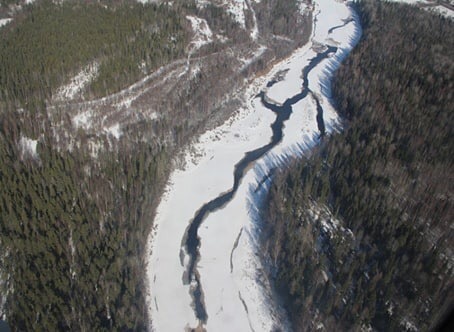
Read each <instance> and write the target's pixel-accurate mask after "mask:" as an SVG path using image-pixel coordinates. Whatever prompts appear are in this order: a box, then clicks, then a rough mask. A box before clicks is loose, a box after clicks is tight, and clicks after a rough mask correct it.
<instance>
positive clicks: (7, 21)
mask: <svg viewBox="0 0 454 332" xmlns="http://www.w3.org/2000/svg"><path fill="white" fill-rule="evenodd" d="M12 20H13V19H12V18H2V19H0V28H1V27H2V26H4V25H6V24H8V23H9V22H11V21H12Z"/></svg>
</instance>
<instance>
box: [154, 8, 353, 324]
mask: <svg viewBox="0 0 454 332" xmlns="http://www.w3.org/2000/svg"><path fill="white" fill-rule="evenodd" d="M314 2H315V8H314V13H313V16H314V28H313V33H312V37H311V40H310V41H309V42H308V43H307V44H306V45H305V46H303V47H302V48H300V49H298V50H296V51H295V52H294V53H293V54H292V55H291V56H290V57H289V58H287V59H285V60H284V61H282V62H280V63H278V64H276V65H275V66H274V67H273V69H272V70H271V71H270V72H269V73H268V74H267V75H266V76H264V77H260V78H257V79H256V80H255V81H254V82H253V83H252V84H251V86H250V87H249V88H248V91H247V95H248V96H250V97H249V101H248V104H247V105H245V106H244V107H243V108H242V109H240V110H238V112H236V114H235V116H234V117H232V118H231V119H229V120H228V121H227V122H226V123H224V124H223V125H221V126H220V127H218V128H216V129H214V130H211V131H208V132H206V133H205V134H203V135H202V136H201V137H200V139H199V142H198V143H196V144H194V145H193V146H191V148H190V149H188V152H187V153H186V156H185V158H186V165H185V167H184V169H182V170H175V171H174V172H173V173H172V175H171V177H170V180H169V183H168V185H167V188H166V193H165V195H164V196H163V197H162V200H161V203H160V205H159V207H158V211H157V215H156V218H155V221H154V225H155V229H154V230H153V232H152V234H151V235H150V238H149V241H148V248H147V252H149V253H150V256H149V259H148V262H147V277H148V280H147V285H148V290H147V292H148V294H147V301H148V305H149V313H150V316H151V318H152V330H155V331H184V330H185V329H192V328H197V327H201V328H205V329H206V330H208V331H270V330H272V328H273V327H275V326H279V327H281V328H283V329H284V330H285V329H286V322H285V316H284V315H282V314H281V310H279V308H278V306H277V305H276V304H275V303H274V301H273V300H272V298H271V296H270V295H269V291H268V287H267V285H266V280H267V278H266V277H265V276H264V275H263V273H264V272H263V269H262V268H261V262H260V259H259V256H258V254H257V252H258V250H259V247H258V245H257V234H258V229H259V220H258V218H257V216H258V211H257V204H256V203H257V202H260V199H261V197H263V195H264V193H266V190H267V188H268V186H269V182H270V178H271V177H270V176H269V175H270V174H271V173H272V171H273V170H274V169H275V168H276V167H279V166H282V165H283V163H285V162H286V160H288V159H289V158H293V157H295V156H298V155H302V154H304V153H305V152H307V151H308V150H309V149H310V148H311V147H312V146H314V145H315V144H317V142H319V139H320V133H321V132H322V133H323V132H324V131H326V133H330V132H332V131H333V130H335V128H336V127H337V126H338V125H339V119H338V116H337V114H336V111H335V110H334V108H333V106H332V104H331V91H330V84H329V80H330V77H331V76H332V74H333V72H334V70H336V68H337V67H338V66H339V63H340V61H342V59H343V58H344V57H345V56H346V55H347V54H348V53H349V52H350V50H351V49H352V47H353V46H354V45H355V44H356V43H357V41H358V40H359V37H360V35H361V29H360V26H359V22H358V18H357V16H356V14H355V13H354V11H353V10H352V9H351V8H350V7H349V6H348V5H347V3H346V2H344V1H340V0H317V1H314ZM278 73H281V75H280V76H281V77H283V79H282V80H278V81H275V80H274V78H275V77H276V74H278ZM272 81H273V84H270V82H272ZM261 92H262V93H261ZM284 113H285V115H284ZM322 117H323V118H322ZM287 118H288V119H287ZM281 124H283V126H280V125H281ZM278 127H282V135H280V134H279V133H280V128H278ZM276 135H277V136H276ZM281 136H282V137H281ZM251 151H254V153H253V155H251V154H248V155H246V153H248V152H251ZM257 151H258V152H257ZM240 161H241V162H240ZM239 170H240V171H239ZM234 173H235V174H234ZM209 202H215V203H216V204H214V203H212V204H211V205H210V206H207V205H206V204H207V203H209Z"/></svg>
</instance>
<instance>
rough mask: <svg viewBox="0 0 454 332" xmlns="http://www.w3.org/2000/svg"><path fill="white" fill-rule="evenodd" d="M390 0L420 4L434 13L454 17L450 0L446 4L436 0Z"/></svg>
mask: <svg viewBox="0 0 454 332" xmlns="http://www.w3.org/2000/svg"><path fill="white" fill-rule="evenodd" d="M389 1H394V2H402V3H406V4H409V5H420V6H421V7H422V8H423V9H425V10H428V11H430V12H432V13H435V14H440V15H443V16H445V17H448V18H451V19H454V10H452V9H451V8H453V6H454V4H453V2H452V1H450V2H449V4H448V5H446V6H443V5H437V3H436V2H435V1H424V0H389Z"/></svg>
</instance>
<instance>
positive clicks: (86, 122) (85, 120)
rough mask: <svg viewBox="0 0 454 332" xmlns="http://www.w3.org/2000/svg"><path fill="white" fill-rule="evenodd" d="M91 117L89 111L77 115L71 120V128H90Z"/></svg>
mask: <svg viewBox="0 0 454 332" xmlns="http://www.w3.org/2000/svg"><path fill="white" fill-rule="evenodd" d="M92 116H93V112H92V111H91V110H88V111H84V112H82V113H79V114H77V115H76V116H75V117H74V118H73V120H72V122H73V126H74V127H76V128H82V129H85V130H87V129H89V128H90V127H91V123H90V119H91V118H92Z"/></svg>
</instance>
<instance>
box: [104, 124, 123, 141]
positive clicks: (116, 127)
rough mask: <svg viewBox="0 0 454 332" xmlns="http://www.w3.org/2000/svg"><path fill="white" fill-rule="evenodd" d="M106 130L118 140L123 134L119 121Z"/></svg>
mask: <svg viewBox="0 0 454 332" xmlns="http://www.w3.org/2000/svg"><path fill="white" fill-rule="evenodd" d="M105 132H106V133H107V134H109V135H112V136H113V137H115V138H116V139H117V140H118V139H120V137H121V135H122V134H123V133H122V131H121V128H120V124H119V123H117V124H115V125H113V126H112V127H109V128H107V129H105Z"/></svg>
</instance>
